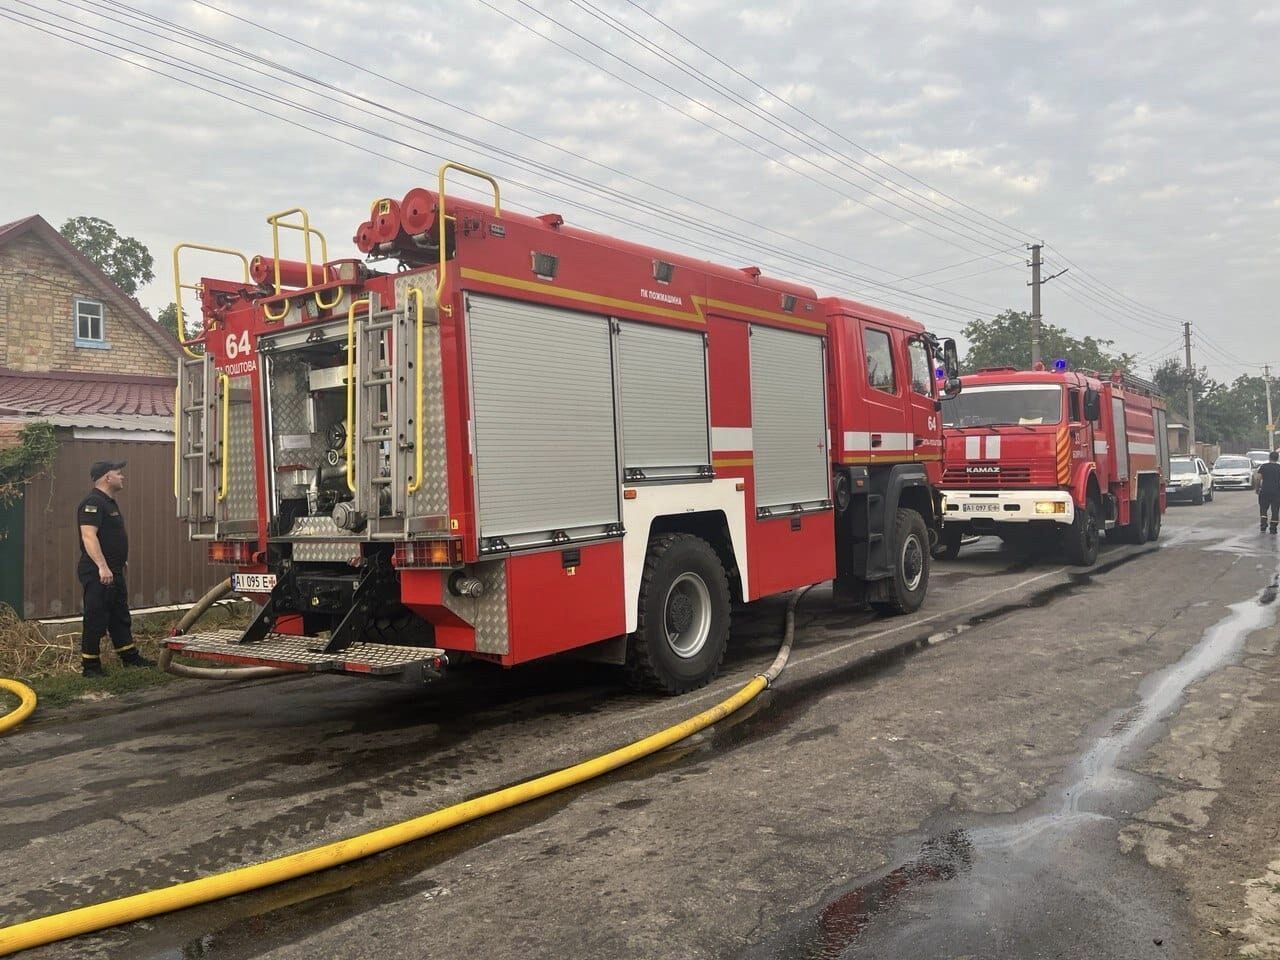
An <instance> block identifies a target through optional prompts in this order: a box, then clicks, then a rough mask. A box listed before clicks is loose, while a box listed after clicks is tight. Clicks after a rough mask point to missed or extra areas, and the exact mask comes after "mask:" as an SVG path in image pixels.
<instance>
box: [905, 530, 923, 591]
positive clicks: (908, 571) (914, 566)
mask: <svg viewBox="0 0 1280 960" xmlns="http://www.w3.org/2000/svg"><path fill="white" fill-rule="evenodd" d="M923 574H924V550H923V548H922V547H921V546H920V540H919V539H918V538H917V537H914V536H912V537H907V541H906V543H904V544H903V545H902V578H903V579H904V580H905V581H906V583H907V589H908V590H915V589H916V588H917V587H919V586H920V578H921V576H923Z"/></svg>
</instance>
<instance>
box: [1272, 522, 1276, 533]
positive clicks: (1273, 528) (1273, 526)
mask: <svg viewBox="0 0 1280 960" xmlns="http://www.w3.org/2000/svg"><path fill="white" fill-rule="evenodd" d="M1275 532H1276V525H1275V524H1274V523H1273V524H1272V525H1271V533H1272V534H1273V535H1274V534H1275Z"/></svg>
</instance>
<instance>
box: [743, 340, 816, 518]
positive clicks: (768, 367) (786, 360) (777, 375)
mask: <svg viewBox="0 0 1280 960" xmlns="http://www.w3.org/2000/svg"><path fill="white" fill-rule="evenodd" d="M824 377H825V370H824V357H823V346H822V340H821V338H819V337H815V336H810V335H808V334H804V333H792V332H790V331H786V330H774V329H773V328H771V327H752V328H751V436H752V440H753V441H754V444H755V475H756V508H757V509H759V508H762V507H775V508H779V507H780V508H786V507H791V506H793V505H812V504H815V503H818V502H820V501H824V500H826V499H828V483H829V480H828V476H829V473H830V470H831V467H830V464H829V463H828V462H827V406H826V395H825V392H824V386H823V384H824Z"/></svg>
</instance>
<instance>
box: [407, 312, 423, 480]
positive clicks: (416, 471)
mask: <svg viewBox="0 0 1280 960" xmlns="http://www.w3.org/2000/svg"><path fill="white" fill-rule="evenodd" d="M407 299H408V300H409V301H410V302H411V303H414V304H415V314H414V317H415V321H416V323H417V328H418V347H417V352H416V353H415V354H414V358H413V362H414V373H415V374H416V377H415V385H414V393H415V394H416V395H417V400H416V412H415V413H414V424H415V431H414V437H413V477H412V478H410V480H409V486H408V492H409V493H417V492H418V490H419V489H421V487H422V429H423V425H422V409H423V406H424V403H423V397H422V391H423V382H422V341H423V336H424V334H423V325H424V324H425V316H424V314H425V311H424V310H423V303H422V300H423V297H422V291H421V290H417V289H412V290H410V291H409V293H408V295H407Z"/></svg>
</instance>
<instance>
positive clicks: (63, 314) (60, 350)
mask: <svg viewBox="0 0 1280 960" xmlns="http://www.w3.org/2000/svg"><path fill="white" fill-rule="evenodd" d="M77 298H81V299H85V300H96V301H97V302H99V303H101V304H102V305H103V314H104V317H105V321H104V323H105V334H106V342H107V344H109V348H108V349H105V350H104V349H95V348H93V347H77V346H76V343H75V339H76V336H75V334H76V330H75V301H76V299H77ZM128 303H129V301H126V300H125V299H124V298H123V297H121V296H119V295H116V296H111V297H107V296H104V295H103V293H102V292H101V291H100V290H99V289H98V288H97V287H95V286H94V285H93V284H91V283H90V282H89V281H88V280H87V279H86V278H85V277H83V276H82V275H81V273H80V271H79V270H77V269H76V267H75V266H73V264H72V263H71V262H70V261H68V259H67V258H66V257H65V256H64V255H63V254H62V252H61V251H58V250H56V249H55V248H53V247H52V246H50V245H49V244H48V243H46V242H45V241H44V240H43V239H42V238H40V237H38V236H35V235H34V234H32V233H27V234H24V235H22V236H20V237H17V238H16V239H14V240H11V241H9V242H8V243H6V244H4V245H3V246H0V367H8V368H10V369H12V370H22V371H28V372H41V373H44V372H50V371H55V372H62V371H68V372H78V373H131V374H148V375H154V376H162V377H171V376H173V371H174V366H175V361H174V359H173V357H172V356H171V355H170V354H168V353H166V352H165V350H164V349H163V348H162V347H161V346H160V345H159V344H158V343H156V342H155V341H154V340H152V339H151V337H149V336H148V335H147V334H146V333H145V332H143V331H142V330H140V329H139V328H138V326H137V322H136V321H135V320H134V318H133V317H132V316H131V315H130V308H129V306H128V305H127V304H128ZM132 309H133V310H134V311H137V310H139V309H141V308H139V307H137V306H136V305H134V306H133V308H132ZM147 322H151V321H149V320H148V321H147Z"/></svg>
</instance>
